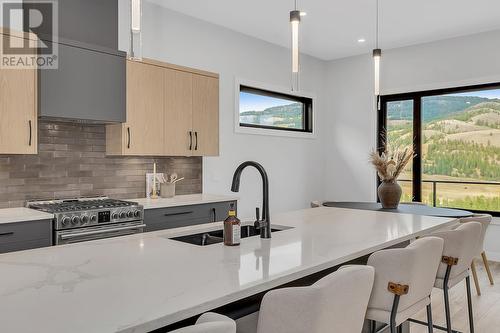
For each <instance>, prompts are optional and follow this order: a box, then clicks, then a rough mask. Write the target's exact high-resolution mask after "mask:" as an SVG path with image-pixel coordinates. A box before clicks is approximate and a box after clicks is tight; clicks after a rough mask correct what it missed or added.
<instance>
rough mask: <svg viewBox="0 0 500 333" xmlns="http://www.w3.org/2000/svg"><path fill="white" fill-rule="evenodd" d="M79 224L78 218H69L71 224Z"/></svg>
mask: <svg viewBox="0 0 500 333" xmlns="http://www.w3.org/2000/svg"><path fill="white" fill-rule="evenodd" d="M79 222H80V217H79V216H73V217H72V218H71V224H73V225H77V224H78V223H79Z"/></svg>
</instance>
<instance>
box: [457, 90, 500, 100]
mask: <svg viewBox="0 0 500 333" xmlns="http://www.w3.org/2000/svg"><path fill="white" fill-rule="evenodd" d="M450 96H474V97H484V98H489V99H495V98H496V99H500V89H492V90H481V91H471V92H465V93H460V94H451V95H450Z"/></svg>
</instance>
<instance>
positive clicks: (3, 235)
mask: <svg viewBox="0 0 500 333" xmlns="http://www.w3.org/2000/svg"><path fill="white" fill-rule="evenodd" d="M12 235H14V232H12V231H11V232H2V233H0V237H7V236H12Z"/></svg>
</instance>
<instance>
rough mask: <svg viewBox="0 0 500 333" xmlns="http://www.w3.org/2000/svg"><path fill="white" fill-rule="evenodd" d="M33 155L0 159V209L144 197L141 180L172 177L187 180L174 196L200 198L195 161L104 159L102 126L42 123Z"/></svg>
mask: <svg viewBox="0 0 500 333" xmlns="http://www.w3.org/2000/svg"><path fill="white" fill-rule="evenodd" d="M38 128H39V131H38V133H39V147H38V148H39V149H38V151H39V153H38V155H3V156H0V208H1V207H4V208H5V207H18V206H24V204H25V201H26V200H34V199H54V198H71V197H78V196H99V195H108V196H110V197H113V198H118V199H131V198H140V197H144V196H145V187H146V185H145V174H146V173H147V172H152V171H153V163H155V162H156V163H157V166H158V172H164V173H172V172H176V173H178V174H179V177H186V179H185V180H184V181H182V182H180V183H178V184H177V194H190V193H200V192H201V188H202V184H201V182H202V180H201V179H202V178H201V169H202V158H200V157H161V156H154V157H150V156H144V157H126V156H125V157H122V156H106V153H105V152H106V134H105V126H104V125H88V124H76V123H65V122H53V121H47V120H42V121H40V122H39V126H38Z"/></svg>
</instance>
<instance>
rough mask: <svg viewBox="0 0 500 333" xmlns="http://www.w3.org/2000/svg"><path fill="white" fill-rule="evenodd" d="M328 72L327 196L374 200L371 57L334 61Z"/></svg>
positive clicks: (325, 150) (325, 153) (373, 119)
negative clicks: (371, 154)
mask: <svg viewBox="0 0 500 333" xmlns="http://www.w3.org/2000/svg"><path fill="white" fill-rule="evenodd" d="M327 73H328V81H327V87H328V96H329V98H328V105H329V112H328V114H327V116H326V117H327V118H326V122H327V124H328V131H327V132H328V133H327V136H326V138H325V145H324V156H325V160H326V168H325V171H326V172H325V197H326V198H328V199H329V200H352V201H374V200H375V199H376V195H375V186H376V180H375V179H376V178H375V172H374V171H373V169H372V167H371V165H370V164H369V163H368V154H369V152H370V151H371V150H372V149H374V148H375V137H376V125H375V124H376V112H375V106H374V105H375V98H374V96H373V93H372V91H373V62H372V58H371V56H370V55H363V56H358V57H351V58H346V59H341V60H338V61H333V62H331V63H330V64H329V65H328V71H327Z"/></svg>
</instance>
